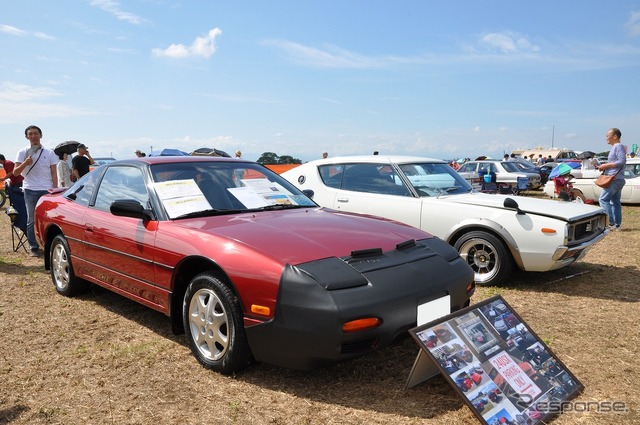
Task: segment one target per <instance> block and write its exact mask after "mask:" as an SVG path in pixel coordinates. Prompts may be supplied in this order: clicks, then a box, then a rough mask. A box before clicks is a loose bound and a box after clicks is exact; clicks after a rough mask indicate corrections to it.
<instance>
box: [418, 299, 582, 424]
mask: <svg viewBox="0 0 640 425" xmlns="http://www.w3.org/2000/svg"><path fill="white" fill-rule="evenodd" d="M411 334H412V336H413V337H414V339H415V340H416V342H418V344H419V345H421V347H422V348H423V349H425V350H426V351H427V353H428V354H429V355H430V356H431V358H432V359H433V360H434V361H435V362H436V363H437V365H438V366H439V368H440V369H441V371H442V372H443V373H444V374H445V376H446V377H447V378H448V380H449V381H450V382H451V384H452V385H454V387H455V388H456V389H457V390H458V391H459V393H460V394H461V395H462V396H463V397H464V399H465V402H466V403H467V405H469V406H470V407H471V408H472V409H473V411H474V413H475V414H476V416H477V417H478V418H479V419H481V420H482V421H484V423H486V424H489V425H494V424H518V425H525V424H526V425H530V424H538V423H544V422H543V421H546V420H548V419H549V418H551V417H552V416H553V415H555V414H557V410H555V409H550V406H553V405H554V403H556V404H557V403H560V402H562V401H566V400H569V399H571V398H573V397H575V396H576V395H577V394H578V393H579V392H580V391H582V389H583V386H582V384H580V382H578V380H577V379H576V378H575V377H574V376H573V375H572V374H571V372H569V370H567V368H566V367H565V366H564V365H563V364H562V363H561V361H560V360H559V359H557V358H556V357H555V355H554V354H553V353H552V352H551V351H550V350H549V348H548V347H546V345H545V344H543V343H542V342H541V341H540V340H539V339H538V338H537V336H536V335H535V333H533V331H531V330H530V328H529V327H528V326H527V325H526V323H524V322H523V321H522V319H521V318H520V317H519V316H518V315H517V314H516V313H515V312H514V311H513V309H512V308H511V307H510V306H509V305H508V304H507V303H506V301H504V299H503V298H502V297H500V296H495V297H492V298H490V299H488V300H485V301H483V302H481V303H478V304H476V305H473V306H471V307H467V308H466V309H463V310H460V311H459V312H456V313H454V314H450V315H448V316H446V317H443V318H441V319H438V320H436V321H434V322H431V323H427V324H425V325H423V326H419V327H417V328H415V329H412V330H411Z"/></svg>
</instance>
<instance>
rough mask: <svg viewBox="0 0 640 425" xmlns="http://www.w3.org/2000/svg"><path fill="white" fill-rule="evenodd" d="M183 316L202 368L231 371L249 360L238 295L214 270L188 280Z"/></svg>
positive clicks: (246, 363)
mask: <svg viewBox="0 0 640 425" xmlns="http://www.w3.org/2000/svg"><path fill="white" fill-rule="evenodd" d="M182 320H183V324H184V329H185V332H186V335H187V341H188V343H189V347H190V348H191V352H192V353H193V355H194V356H195V358H196V359H197V360H198V361H199V362H200V364H202V366H204V367H205V368H207V369H211V370H214V371H216V372H220V373H223V374H231V373H234V372H237V371H239V370H241V369H243V368H244V367H246V366H247V365H248V364H249V362H250V359H251V350H250V348H249V343H248V341H247V336H246V334H245V331H244V324H243V314H242V309H241V308H240V304H239V302H238V297H237V296H236V295H235V294H234V293H233V291H232V290H231V289H230V288H229V287H228V286H227V285H225V284H224V283H223V282H222V281H221V280H220V279H219V278H218V277H217V276H216V275H215V274H213V273H210V272H205V273H201V274H199V275H197V276H196V277H194V278H193V280H191V282H190V283H189V286H188V287H187V291H186V293H185V296H184V301H183V307H182Z"/></svg>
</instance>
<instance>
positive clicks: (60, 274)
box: [51, 235, 88, 297]
mask: <svg viewBox="0 0 640 425" xmlns="http://www.w3.org/2000/svg"><path fill="white" fill-rule="evenodd" d="M51 279H52V280H53V284H54V285H55V286H56V291H58V293H59V294H60V295H64V296H65V297H71V296H73V295H76V294H78V293H81V292H84V291H86V289H87V287H88V285H87V282H85V281H83V280H81V279H78V278H77V277H76V275H75V273H74V272H73V265H72V264H71V250H70V249H69V244H68V243H67V240H66V239H65V237H64V236H62V235H57V236H56V237H55V238H53V241H52V242H51Z"/></svg>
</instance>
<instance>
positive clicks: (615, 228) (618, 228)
mask: <svg viewBox="0 0 640 425" xmlns="http://www.w3.org/2000/svg"><path fill="white" fill-rule="evenodd" d="M607 229H608V230H609V231H610V232H617V231H618V230H620V226H616V225H615V224H611V225H609V226H607Z"/></svg>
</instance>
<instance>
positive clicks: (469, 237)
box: [454, 231, 513, 286]
mask: <svg viewBox="0 0 640 425" xmlns="http://www.w3.org/2000/svg"><path fill="white" fill-rule="evenodd" d="M454 248H455V249H456V250H457V251H458V253H459V254H460V256H461V257H462V259H463V260H465V261H466V262H467V264H469V266H471V268H472V269H473V272H474V281H475V282H476V284H479V285H488V286H491V285H497V284H499V283H501V282H502V281H503V280H505V279H506V278H507V277H509V275H511V273H512V271H513V259H512V258H511V253H510V252H509V250H508V249H507V247H506V246H505V244H504V243H503V242H502V241H501V240H500V239H498V238H497V237H495V236H493V235H492V234H490V233H487V232H483V231H474V232H469V233H467V234H465V235H462V237H460V239H458V240H457V241H456V243H455V245H454Z"/></svg>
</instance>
